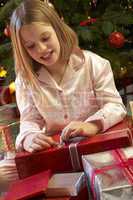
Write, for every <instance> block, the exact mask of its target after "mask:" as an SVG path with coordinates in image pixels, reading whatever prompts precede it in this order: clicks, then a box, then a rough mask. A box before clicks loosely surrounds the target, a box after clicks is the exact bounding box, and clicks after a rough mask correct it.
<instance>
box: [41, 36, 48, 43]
mask: <svg viewBox="0 0 133 200" xmlns="http://www.w3.org/2000/svg"><path fill="white" fill-rule="evenodd" d="M49 38H50V36H47V37H44V38H42V41H43V42H46V41H48V40H49Z"/></svg>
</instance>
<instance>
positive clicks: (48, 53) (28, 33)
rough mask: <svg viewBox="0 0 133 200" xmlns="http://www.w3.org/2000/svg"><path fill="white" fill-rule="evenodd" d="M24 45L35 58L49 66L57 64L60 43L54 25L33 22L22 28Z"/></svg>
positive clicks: (21, 33)
mask: <svg viewBox="0 0 133 200" xmlns="http://www.w3.org/2000/svg"><path fill="white" fill-rule="evenodd" d="M20 35H21V38H22V42H23V45H24V47H25V49H26V51H27V52H28V54H29V55H30V56H31V57H32V59H33V60H35V61H37V62H38V63H40V64H43V65H45V66H46V67H48V68H53V67H56V66H57V62H58V61H59V56H60V44H59V41H58V38H57V36H56V33H55V31H54V29H53V28H52V26H50V25H45V24H41V23H40V24H39V23H33V24H28V25H24V26H22V28H21V30H20Z"/></svg>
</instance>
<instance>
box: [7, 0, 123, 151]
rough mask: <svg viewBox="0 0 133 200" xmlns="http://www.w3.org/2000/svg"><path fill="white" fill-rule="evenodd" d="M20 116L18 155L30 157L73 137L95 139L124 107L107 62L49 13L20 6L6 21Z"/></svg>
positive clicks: (31, 4) (35, 2) (42, 7)
mask: <svg viewBox="0 0 133 200" xmlns="http://www.w3.org/2000/svg"><path fill="white" fill-rule="evenodd" d="M10 28H11V39H12V45H13V50H14V59H15V65H16V98H17V104H18V107H19V110H20V115H21V117H20V133H19V135H18V137H17V140H16V148H17V149H18V150H26V151H29V152H33V151H38V150H42V149H46V148H49V147H52V146H54V145H56V144H57V143H56V142H55V141H54V140H53V139H52V137H51V135H53V134H55V133H59V132H60V133H61V139H62V141H66V140H68V139H69V138H72V137H77V136H88V137H91V136H94V135H96V134H98V133H101V132H104V131H105V130H107V129H108V128H109V127H111V126H113V125H114V124H116V123H118V122H120V121H121V120H122V119H123V118H124V116H125V115H126V111H125V107H124V105H123V103H122V100H121V98H120V96H119V93H118V91H117V90H116V87H115V84H114V79H113V74H112V71H111V67H110V64H109V62H108V61H107V60H106V59H104V58H102V57H100V56H98V55H96V54H94V53H92V52H90V51H85V50H81V49H80V48H79V47H78V39H77V36H76V34H75V33H74V31H73V30H72V29H71V28H70V27H69V26H68V25H67V24H65V22H64V21H63V20H62V19H60V17H59V16H58V14H57V13H56V11H55V10H54V8H53V7H52V6H51V5H49V4H48V3H47V2H44V1H41V0H32V1H31V0H24V1H23V2H22V3H21V5H20V6H19V7H18V8H17V9H16V10H15V11H14V13H13V15H12V17H11V24H10Z"/></svg>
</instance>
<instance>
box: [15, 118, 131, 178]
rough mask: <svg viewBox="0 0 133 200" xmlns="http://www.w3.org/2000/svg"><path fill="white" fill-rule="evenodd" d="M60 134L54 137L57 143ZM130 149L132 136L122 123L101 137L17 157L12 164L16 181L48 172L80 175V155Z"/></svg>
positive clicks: (100, 135) (81, 168) (124, 123)
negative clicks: (17, 174) (14, 164)
mask: <svg viewBox="0 0 133 200" xmlns="http://www.w3.org/2000/svg"><path fill="white" fill-rule="evenodd" d="M59 138H60V134H57V135H55V136H54V139H55V140H56V141H59ZM129 145H132V133H131V131H130V129H129V127H128V125H127V121H123V122H121V123H119V124H118V125H116V126H114V127H112V128H111V129H109V130H108V131H107V132H106V133H104V134H98V135H96V136H94V137H91V138H87V139H86V140H84V141H81V142H76V143H75V142H72V143H70V144H65V145H64V146H58V147H54V148H50V149H48V150H44V151H40V152H36V153H28V152H20V153H17V155H16V158H15V161H16V165H17V169H18V173H19V177H20V179H23V178H25V177H28V176H31V175H33V174H36V173H39V172H41V171H43V170H47V169H51V170H52V171H53V173H58V172H60V173H61V172H74V171H82V170H83V166H82V159H81V157H82V155H85V154H90V153H95V152H101V151H105V150H109V149H114V148H121V147H126V146H129Z"/></svg>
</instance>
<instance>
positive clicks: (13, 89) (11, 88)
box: [9, 81, 15, 94]
mask: <svg viewBox="0 0 133 200" xmlns="http://www.w3.org/2000/svg"><path fill="white" fill-rule="evenodd" d="M9 91H10V94H13V93H14V92H15V82H14V81H12V82H11V83H10V84H9Z"/></svg>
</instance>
